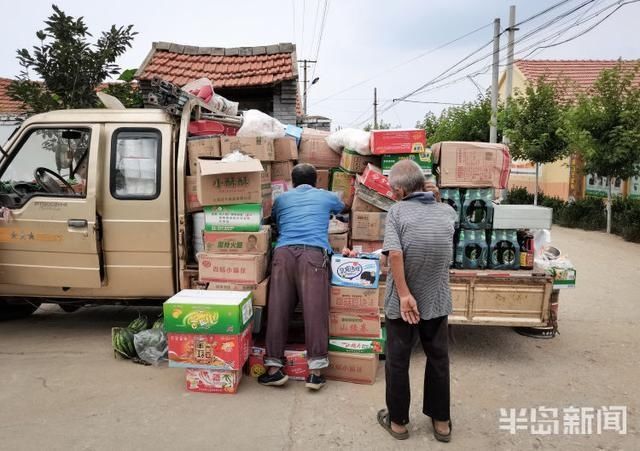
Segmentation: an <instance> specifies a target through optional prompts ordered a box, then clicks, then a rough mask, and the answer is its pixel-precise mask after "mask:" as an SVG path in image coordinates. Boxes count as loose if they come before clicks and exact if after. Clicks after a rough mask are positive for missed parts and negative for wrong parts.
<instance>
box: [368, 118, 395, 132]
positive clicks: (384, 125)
mask: <svg viewBox="0 0 640 451" xmlns="http://www.w3.org/2000/svg"><path fill="white" fill-rule="evenodd" d="M391 128H399V127H398V126H397V125H396V126H392V125H391V123H390V122H385V121H383V120H382V119H380V122H378V128H377V129H376V130H389V129H391ZM371 130H373V124H371V123H369V124H367V125H365V126H364V131H365V132H370V131H371Z"/></svg>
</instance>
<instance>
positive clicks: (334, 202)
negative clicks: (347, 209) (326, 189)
mask: <svg viewBox="0 0 640 451" xmlns="http://www.w3.org/2000/svg"><path fill="white" fill-rule="evenodd" d="M329 195H330V196H331V207H330V211H331V214H334V215H337V214H338V213H342V211H343V210H344V202H342V201H341V200H340V198H339V197H338V195H337V194H336V193H330V194H329Z"/></svg>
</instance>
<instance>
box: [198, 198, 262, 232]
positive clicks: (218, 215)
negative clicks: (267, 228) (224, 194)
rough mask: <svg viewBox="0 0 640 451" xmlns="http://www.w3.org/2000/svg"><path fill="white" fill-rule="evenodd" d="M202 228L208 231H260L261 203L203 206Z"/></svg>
mask: <svg viewBox="0 0 640 451" xmlns="http://www.w3.org/2000/svg"><path fill="white" fill-rule="evenodd" d="M204 223H205V225H204V229H205V230H206V231H208V232H253V233H257V232H259V231H260V224H261V223H262V204H237V205H216V206H215V207H213V206H207V207H204Z"/></svg>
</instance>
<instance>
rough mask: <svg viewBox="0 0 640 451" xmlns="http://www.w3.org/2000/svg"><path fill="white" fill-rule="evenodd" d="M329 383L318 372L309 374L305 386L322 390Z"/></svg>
mask: <svg viewBox="0 0 640 451" xmlns="http://www.w3.org/2000/svg"><path fill="white" fill-rule="evenodd" d="M326 383H327V380H326V379H325V378H324V376H319V375H317V374H309V375H308V376H307V380H306V384H304V386H305V387H307V388H310V389H311V390H320V389H321V388H322V387H324V385H325V384H326Z"/></svg>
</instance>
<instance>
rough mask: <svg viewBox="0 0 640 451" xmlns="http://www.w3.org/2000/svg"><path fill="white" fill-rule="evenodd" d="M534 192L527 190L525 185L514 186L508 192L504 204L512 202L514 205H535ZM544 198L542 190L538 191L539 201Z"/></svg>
mask: <svg viewBox="0 0 640 451" xmlns="http://www.w3.org/2000/svg"><path fill="white" fill-rule="evenodd" d="M533 198H534V196H533V194H531V193H530V192H528V191H527V188H525V187H523V186H514V187H513V188H511V189H510V190H509V192H508V193H507V197H506V199H504V202H503V203H504V204H512V205H533ZM542 198H544V194H542V193H541V192H539V193H538V201H540V199H542Z"/></svg>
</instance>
